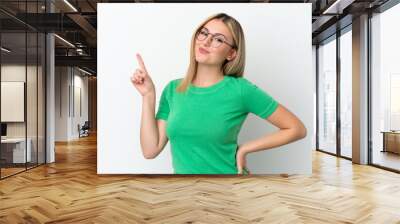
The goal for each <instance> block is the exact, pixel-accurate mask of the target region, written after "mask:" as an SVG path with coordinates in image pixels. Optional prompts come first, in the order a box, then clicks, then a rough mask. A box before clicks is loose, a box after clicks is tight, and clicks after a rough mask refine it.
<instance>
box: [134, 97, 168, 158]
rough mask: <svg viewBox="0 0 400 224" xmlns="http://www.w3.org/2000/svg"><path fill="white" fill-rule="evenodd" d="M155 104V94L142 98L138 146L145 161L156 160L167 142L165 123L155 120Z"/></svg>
mask: <svg viewBox="0 0 400 224" xmlns="http://www.w3.org/2000/svg"><path fill="white" fill-rule="evenodd" d="M155 102H156V97H155V94H153V93H149V94H146V95H144V96H143V105H142V120H141V125H140V144H141V147H142V152H143V156H144V157H145V158H146V159H154V158H156V157H157V156H158V154H160V152H161V151H162V150H163V149H164V147H165V145H166V144H167V142H168V138H167V136H166V131H165V128H166V121H165V120H162V119H159V120H156V119H155Z"/></svg>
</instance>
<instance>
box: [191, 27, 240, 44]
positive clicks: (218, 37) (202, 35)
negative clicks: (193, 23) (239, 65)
mask: <svg viewBox="0 0 400 224" xmlns="http://www.w3.org/2000/svg"><path fill="white" fill-rule="evenodd" d="M209 34H210V35H211V39H212V41H211V47H214V48H217V47H219V46H221V44H222V43H225V44H227V45H229V46H231V47H232V48H236V47H235V46H234V45H232V44H230V43H228V42H227V41H226V40H225V38H224V36H223V35H222V34H220V33H216V34H212V33H210V32H208V30H207V28H203V29H201V30H199V31H198V32H197V34H196V39H197V40H199V41H203V40H205V39H207V37H208V35H209Z"/></svg>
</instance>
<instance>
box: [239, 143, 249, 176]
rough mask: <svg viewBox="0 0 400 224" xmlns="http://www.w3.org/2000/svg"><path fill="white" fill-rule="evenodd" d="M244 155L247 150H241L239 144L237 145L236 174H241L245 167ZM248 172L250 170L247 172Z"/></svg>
mask: <svg viewBox="0 0 400 224" xmlns="http://www.w3.org/2000/svg"><path fill="white" fill-rule="evenodd" d="M246 155H247V152H245V151H244V150H243V148H241V147H240V146H239V147H238V151H237V153H236V166H237V169H238V174H243V171H244V169H246V170H247V168H246ZM248 174H250V172H248Z"/></svg>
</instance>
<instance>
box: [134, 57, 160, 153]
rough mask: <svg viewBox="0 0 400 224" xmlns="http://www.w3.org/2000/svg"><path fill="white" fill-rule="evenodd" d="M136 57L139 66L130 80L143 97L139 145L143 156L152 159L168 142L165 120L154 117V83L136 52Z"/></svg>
mask: <svg viewBox="0 0 400 224" xmlns="http://www.w3.org/2000/svg"><path fill="white" fill-rule="evenodd" d="M136 57H137V60H138V62H139V66H140V68H139V69H136V71H135V73H134V74H133V76H132V77H131V82H132V84H133V85H134V86H135V88H136V89H137V90H138V91H139V93H140V94H141V95H142V97H143V100H142V118H141V123H140V146H141V148H142V153H143V156H144V157H145V158H146V159H153V158H155V157H157V155H158V154H160V152H161V151H162V150H163V148H164V147H165V145H166V144H167V142H168V138H167V136H166V133H165V132H166V131H165V127H166V122H165V121H164V120H156V118H155V104H156V92H155V88H154V84H153V81H152V80H151V77H150V75H149V74H148V72H147V69H146V67H145V65H144V62H143V59H142V57H141V56H140V54H137V55H136Z"/></svg>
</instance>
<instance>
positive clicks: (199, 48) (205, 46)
mask: <svg viewBox="0 0 400 224" xmlns="http://www.w3.org/2000/svg"><path fill="white" fill-rule="evenodd" d="M201 30H202V31H203V32H202V33H203V34H202V35H203V37H205V35H204V34H206V33H209V34H208V35H207V38H206V39H204V40H198V39H197V38H196V39H195V46H194V48H195V57H196V61H197V62H198V63H202V64H208V65H222V63H223V62H224V61H225V60H226V59H227V60H233V59H234V57H235V56H236V50H235V49H234V48H232V47H231V46H229V45H228V44H230V45H234V44H233V37H232V35H231V32H230V31H229V29H228V27H227V26H226V25H225V24H224V23H223V22H222V21H221V20H219V19H213V20H210V21H208V22H207V23H206V24H205V25H204V26H203V28H201ZM211 34H215V35H214V37H212V35H211ZM213 38H214V39H215V40H213ZM213 41H215V42H219V43H214V44H216V45H219V46H218V47H214V45H213V43H212V42H213ZM223 41H226V42H227V43H228V44H227V43H224V42H223Z"/></svg>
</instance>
